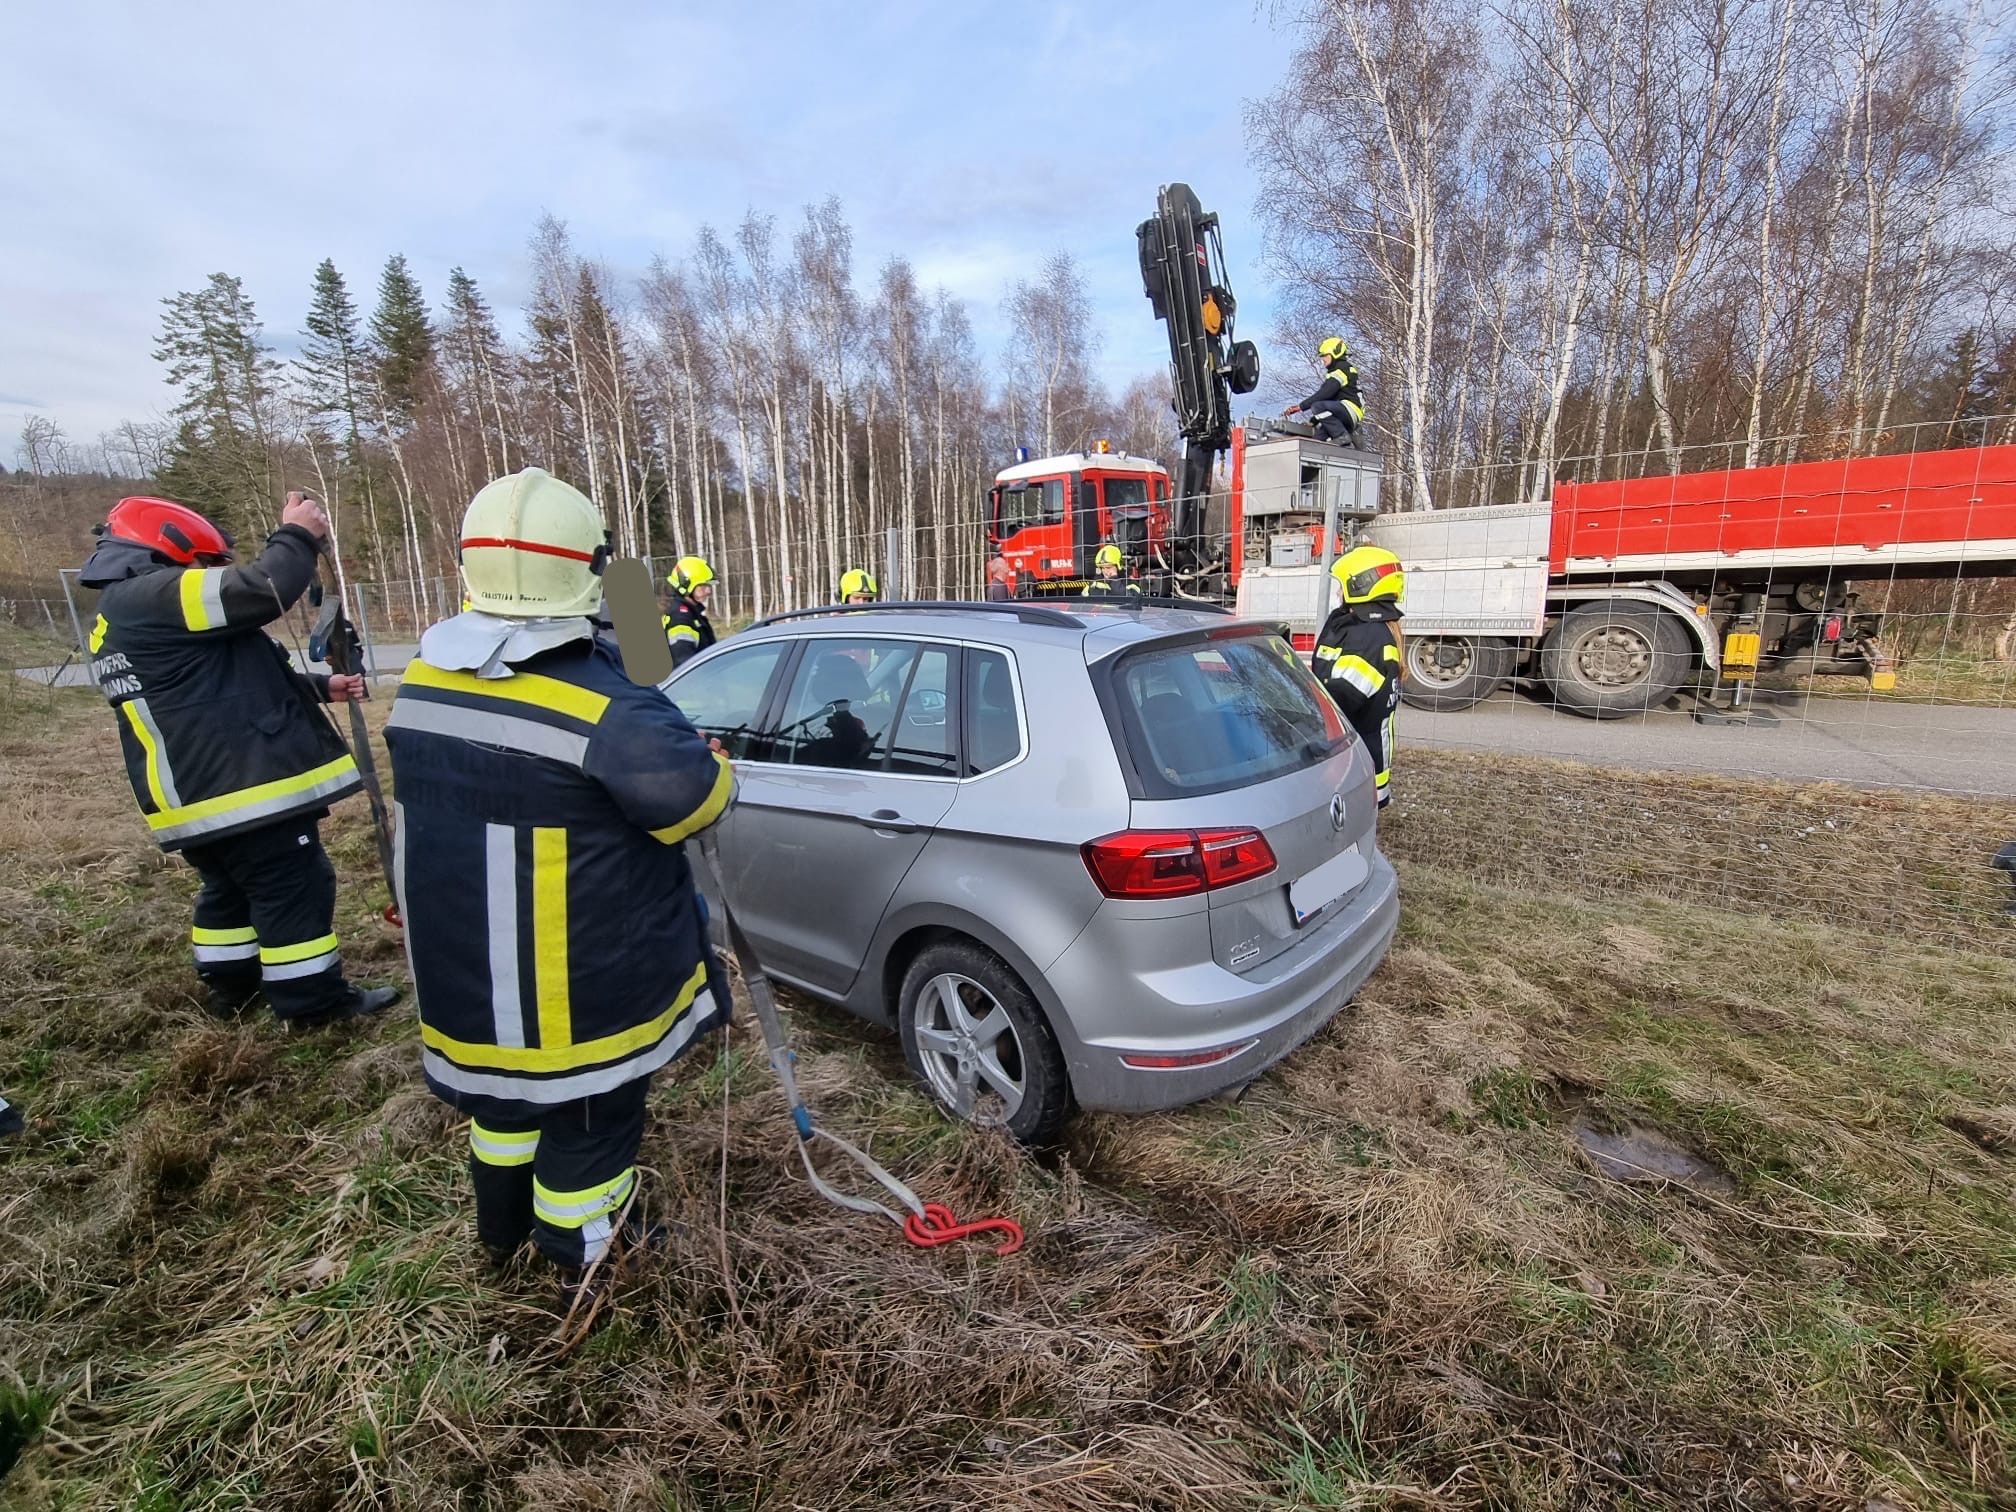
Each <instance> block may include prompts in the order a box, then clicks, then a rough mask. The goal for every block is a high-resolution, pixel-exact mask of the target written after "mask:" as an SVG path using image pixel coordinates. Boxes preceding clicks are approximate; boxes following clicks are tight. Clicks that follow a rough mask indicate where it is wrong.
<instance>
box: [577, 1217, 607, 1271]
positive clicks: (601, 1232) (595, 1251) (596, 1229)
mask: <svg viewBox="0 0 2016 1512" xmlns="http://www.w3.org/2000/svg"><path fill="white" fill-rule="evenodd" d="M613 1232H615V1230H614V1228H613V1227H612V1226H611V1224H610V1222H609V1219H608V1218H607V1217H606V1216H605V1217H601V1218H591V1219H589V1220H588V1222H586V1223H584V1224H582V1225H581V1263H582V1264H583V1265H593V1264H594V1263H595V1262H596V1261H597V1260H600V1259H601V1258H602V1252H603V1251H604V1250H606V1249H608V1248H609V1236H610V1234H612V1233H613Z"/></svg>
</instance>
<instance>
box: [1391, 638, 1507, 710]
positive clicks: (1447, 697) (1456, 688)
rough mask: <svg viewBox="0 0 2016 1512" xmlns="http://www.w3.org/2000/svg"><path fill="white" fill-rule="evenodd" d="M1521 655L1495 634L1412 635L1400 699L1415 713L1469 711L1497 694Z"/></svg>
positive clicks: (1401, 683)
mask: <svg viewBox="0 0 2016 1512" xmlns="http://www.w3.org/2000/svg"><path fill="white" fill-rule="evenodd" d="M1516 659H1517V653H1516V652H1515V651H1514V650H1513V648H1512V646H1511V644H1510V643H1509V642H1507V641H1503V640H1500V639H1498V638H1497V637H1496V636H1492V635H1410V636H1408V637H1407V675H1406V677H1405V678H1403V679H1402V680H1401V682H1400V701H1401V702H1402V703H1404V704H1406V705H1407V706H1408V707H1409V708H1415V709H1437V710H1442V709H1467V708H1469V707H1470V706H1471V705H1472V704H1474V703H1478V702H1480V701H1481V700H1483V699H1486V698H1489V697H1490V696H1491V695H1492V694H1493V693H1496V692H1497V691H1498V689H1499V687H1500V685H1502V684H1503V683H1504V681H1505V679H1506V678H1508V677H1510V676H1511V675H1512V664H1513V662H1514V661H1515V660H1516Z"/></svg>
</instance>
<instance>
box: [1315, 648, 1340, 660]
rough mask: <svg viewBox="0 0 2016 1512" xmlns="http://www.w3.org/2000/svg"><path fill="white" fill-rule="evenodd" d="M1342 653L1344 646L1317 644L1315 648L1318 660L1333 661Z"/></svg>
mask: <svg viewBox="0 0 2016 1512" xmlns="http://www.w3.org/2000/svg"><path fill="white" fill-rule="evenodd" d="M1343 654H1344V648H1343V647H1342V646H1318V647H1317V648H1316V659H1317V660H1318V661H1335V660H1336V659H1337V658H1338V657H1340V656H1342V655H1343Z"/></svg>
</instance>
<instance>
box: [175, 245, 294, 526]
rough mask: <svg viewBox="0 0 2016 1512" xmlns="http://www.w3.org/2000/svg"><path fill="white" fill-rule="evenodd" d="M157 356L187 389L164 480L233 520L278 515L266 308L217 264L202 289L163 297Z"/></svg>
mask: <svg viewBox="0 0 2016 1512" xmlns="http://www.w3.org/2000/svg"><path fill="white" fill-rule="evenodd" d="M161 303H162V306H163V308H164V311H165V313H164V314H163V315H162V317H161V339H160V341H159V342H158V343H157V344H156V346H155V349H154V356H155V358H156V360H158V361H159V362H161V363H162V364H163V365H164V366H165V367H166V368H167V369H168V382H169V383H170V384H171V385H173V386H174V387H175V388H177V389H179V390H181V394H182V397H181V399H180V401H179V402H178V403H177V404H176V405H175V407H174V409H173V411H172V413H173V414H174V416H175V419H176V421H177V422H178V423H177V426H176V431H175V435H174V439H173V440H172V441H171V442H170V443H169V448H168V455H167V458H166V460H165V462H164V464H163V467H162V473H161V483H162V486H163V487H164V488H167V489H169V490H170V491H171V492H175V493H178V494H179V495H180V496H181V497H184V498H187V499H189V500H190V501H191V502H192V503H196V504H199V505H200V506H201V507H203V508H204V509H206V510H208V511H211V512H213V513H214V514H215V515H216V516H217V517H218V518H219V519H220V520H221V521H223V522H224V524H225V526H226V528H227V529H231V530H234V531H236V532H238V533H241V534H243V533H248V532H250V531H255V530H261V529H264V528H265V527H267V526H268V525H270V524H271V523H272V519H273V507H272V502H273V494H274V457H273V446H274V415H273V406H274V377H275V374H276V373H277V372H278V371H279V364H278V363H277V362H276V361H275V360H274V358H273V355H272V353H271V352H270V351H269V350H268V348H267V346H266V343H265V339H264V334H263V330H262V328H261V326H260V323H259V315H258V312H257V310H256V309H254V307H253V304H252V301H251V299H250V298H248V297H247V295H246V293H245V288H244V285H243V283H242V282H241V281H240V280H239V279H237V278H234V277H232V276H231V275H230V274H227V273H213V274H211V275H210V277H209V279H208V281H207V282H206V283H205V284H204V286H203V287H202V288H201V289H197V290H195V291H193V292H190V291H185V292H183V293H180V294H176V295H173V296H171V297H170V298H167V299H164V300H162V301H161Z"/></svg>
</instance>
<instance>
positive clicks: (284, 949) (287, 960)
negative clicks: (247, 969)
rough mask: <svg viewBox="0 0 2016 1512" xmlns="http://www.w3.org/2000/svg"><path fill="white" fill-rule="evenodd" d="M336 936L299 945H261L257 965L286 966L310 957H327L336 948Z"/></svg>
mask: <svg viewBox="0 0 2016 1512" xmlns="http://www.w3.org/2000/svg"><path fill="white" fill-rule="evenodd" d="M336 944H337V941H336V936H334V935H333V934H326V935H323V936H322V937H321V938H319V939H314V940H303V941H302V942H301V943H300V944H299V945H261V946H260V947H259V963H260V964H261V965H262V966H286V965H289V964H291V963H293V962H295V961H305V960H307V959H308V958H309V957H310V956H318V955H327V954H328V953H329V952H330V951H332V950H334V949H335V948H336Z"/></svg>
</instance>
